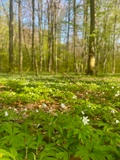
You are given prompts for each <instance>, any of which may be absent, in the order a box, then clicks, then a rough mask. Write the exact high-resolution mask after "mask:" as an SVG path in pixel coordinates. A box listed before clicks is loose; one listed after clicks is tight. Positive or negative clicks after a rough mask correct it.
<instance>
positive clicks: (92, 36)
mask: <svg viewBox="0 0 120 160" xmlns="http://www.w3.org/2000/svg"><path fill="white" fill-rule="evenodd" d="M87 74H90V75H93V74H95V0H90V36H89V55H88V70H87Z"/></svg>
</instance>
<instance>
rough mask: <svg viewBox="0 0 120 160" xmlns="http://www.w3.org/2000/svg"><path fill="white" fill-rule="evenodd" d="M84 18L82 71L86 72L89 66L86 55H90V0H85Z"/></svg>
mask: <svg viewBox="0 0 120 160" xmlns="http://www.w3.org/2000/svg"><path fill="white" fill-rule="evenodd" d="M83 7H84V18H83V53H82V65H83V68H82V69H81V72H83V73H85V70H86V67H87V61H86V55H88V37H87V33H88V32H87V30H88V0H84V6H83Z"/></svg>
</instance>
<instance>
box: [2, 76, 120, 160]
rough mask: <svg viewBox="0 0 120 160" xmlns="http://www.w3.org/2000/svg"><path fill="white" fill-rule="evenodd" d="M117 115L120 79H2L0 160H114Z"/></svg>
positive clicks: (119, 151)
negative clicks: (4, 159)
mask: <svg viewBox="0 0 120 160" xmlns="http://www.w3.org/2000/svg"><path fill="white" fill-rule="evenodd" d="M119 111H120V76H119V75H116V76H111V75H108V76H99V77H90V76H82V75H75V74H69V75H67V74H59V75H49V74H42V75H39V76H38V77H37V76H33V75H24V76H19V75H7V74H1V75H0V117H1V119H0V128H1V129H0V137H1V138H0V142H1V145H0V148H2V149H4V150H0V154H2V156H1V157H3V158H5V157H7V158H8V157H11V159H14V160H17V159H19V160H23V159H26V160H27V159H29V160H32V159H34V160H36V159H41V160H46V159H47V160H53V159H58V160H59V159H63V160H69V159H75V157H78V159H82V160H87V159H93V160H97V159H98V160H99V159H100V160H101V159H105V158H106V157H107V159H109V160H112V159H113V160H117V159H119V158H120V134H119V133H120V130H119V128H120V114H119ZM13 129H15V131H13ZM38 131H39V132H38ZM80 131H81V132H80ZM23 133H24V134H23ZM40 133H41V134H40ZM39 134H40V135H39ZM3 135H4V136H3ZM18 137H19V138H18ZM35 137H37V138H35ZM18 139H19V140H18ZM33 140H34V143H33ZM15 141H17V143H16V142H15ZM95 141H98V143H96V142H95ZM95 143H96V145H95ZM26 146H27V148H26ZM48 148H49V149H48ZM98 150H99V153H98ZM50 152H51V153H50ZM8 153H9V154H8ZM18 153H19V154H18ZM10 154H11V156H10ZM71 157H72V158H71Z"/></svg>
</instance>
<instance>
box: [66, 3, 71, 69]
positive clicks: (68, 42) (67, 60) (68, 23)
mask: <svg viewBox="0 0 120 160" xmlns="http://www.w3.org/2000/svg"><path fill="white" fill-rule="evenodd" d="M70 3H71V0H68V16H67V57H66V69H67V71H69V60H70V55H69V52H70Z"/></svg>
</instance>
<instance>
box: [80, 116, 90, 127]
mask: <svg viewBox="0 0 120 160" xmlns="http://www.w3.org/2000/svg"><path fill="white" fill-rule="evenodd" d="M89 121H90V120H89V119H88V116H83V118H82V122H83V123H84V125H86V124H88V122H89Z"/></svg>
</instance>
